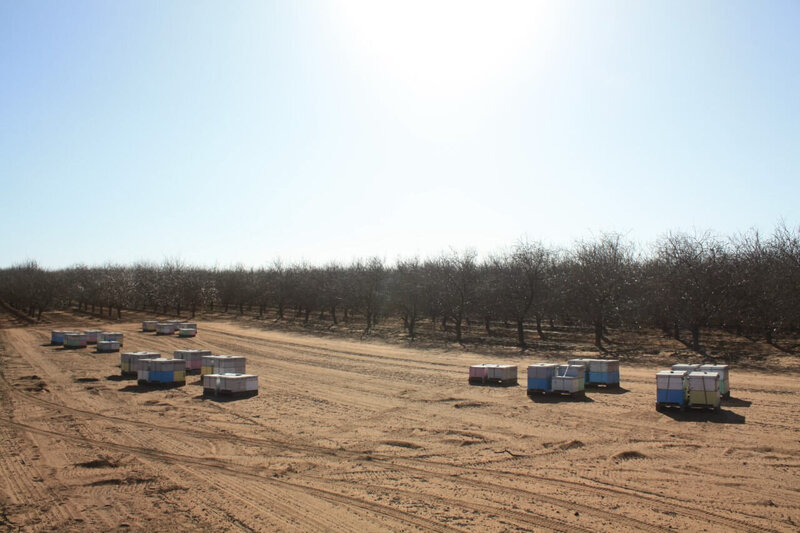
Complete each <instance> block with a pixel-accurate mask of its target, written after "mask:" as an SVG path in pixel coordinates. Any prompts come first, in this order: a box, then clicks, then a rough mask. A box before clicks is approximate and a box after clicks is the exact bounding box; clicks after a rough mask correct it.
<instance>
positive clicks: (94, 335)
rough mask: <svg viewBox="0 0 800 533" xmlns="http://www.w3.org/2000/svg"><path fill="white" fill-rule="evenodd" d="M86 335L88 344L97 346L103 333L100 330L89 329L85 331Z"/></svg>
mask: <svg viewBox="0 0 800 533" xmlns="http://www.w3.org/2000/svg"><path fill="white" fill-rule="evenodd" d="M84 333H86V342H87V343H89V344H97V339H98V337H99V336H100V334H101V333H102V331H101V330H99V329H87V330H85V331H84Z"/></svg>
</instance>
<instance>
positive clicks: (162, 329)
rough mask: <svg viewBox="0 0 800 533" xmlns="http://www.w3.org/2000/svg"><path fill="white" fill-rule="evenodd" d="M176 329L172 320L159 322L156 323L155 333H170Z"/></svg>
mask: <svg viewBox="0 0 800 533" xmlns="http://www.w3.org/2000/svg"><path fill="white" fill-rule="evenodd" d="M176 329H177V328H176V327H175V324H173V323H172V322H159V323H158V324H156V335H172V334H173V333H175V330H176Z"/></svg>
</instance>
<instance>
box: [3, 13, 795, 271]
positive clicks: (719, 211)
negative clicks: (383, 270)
mask: <svg viewBox="0 0 800 533" xmlns="http://www.w3.org/2000/svg"><path fill="white" fill-rule="evenodd" d="M0 193H1V194H0V250H2V252H0V266H7V265H10V264H12V263H15V262H19V261H22V260H25V259H36V260H38V261H39V262H40V263H41V264H43V265H45V266H48V267H62V266H68V265H71V264H74V263H78V262H84V263H89V264H98V263H103V262H106V261H114V262H122V263H130V262H134V261H137V260H153V261H161V260H162V259H164V258H165V257H171V258H180V259H183V260H184V261H186V262H188V263H194V264H202V265H209V266H213V265H215V264H217V265H220V266H225V265H229V264H233V263H236V262H242V263H244V264H247V265H252V266H260V265H263V264H265V263H267V262H269V261H271V260H272V259H275V258H278V257H280V258H282V259H283V260H285V261H294V260H299V259H305V260H308V261H310V262H314V263H322V262H325V261H329V260H340V261H345V262H347V261H349V260H350V259H352V258H354V257H366V256H372V255H378V256H382V257H385V258H386V259H388V260H390V261H391V260H394V259H395V258H397V257H398V256H403V257H406V256H411V255H420V256H428V255H435V254H437V253H439V252H440V251H442V250H447V249H449V248H450V247H454V248H457V249H461V248H464V247H468V246H470V247H475V248H477V250H478V251H480V252H492V251H494V250H496V249H498V248H501V247H504V246H508V245H511V244H513V243H514V242H515V241H517V240H518V239H520V238H523V237H527V238H528V239H530V240H542V241H544V242H546V243H549V244H553V245H564V246H568V245H570V244H571V243H572V242H573V241H574V240H576V239H580V238H591V237H592V235H596V234H597V233H598V232H601V231H618V232H622V233H625V234H627V235H628V236H629V237H630V238H631V239H633V240H635V241H637V242H639V243H642V244H645V243H649V242H652V241H653V240H655V239H656V238H657V237H659V236H660V235H662V234H663V233H665V232H666V231H668V230H680V229H685V230H691V229H697V230H705V229H712V230H715V231H716V232H718V233H720V234H723V235H731V234H734V233H736V232H739V231H744V230H747V229H748V228H751V227H754V228H758V229H760V230H762V231H764V232H767V233H769V232H771V231H772V229H773V227H774V226H775V224H776V223H777V222H778V221H779V220H780V219H781V218H783V219H785V220H786V222H787V223H788V224H789V225H792V226H794V225H797V224H798V223H800V219H799V217H798V213H799V212H800V2H797V1H794V0H789V1H778V0H774V1H773V0H770V1H768V2H752V1H741V2H739V1H729V0H725V1H719V2H715V1H703V2H689V1H663V2H659V1H647V2H643V1H638V0H636V1H631V2H616V1H614V2H612V1H605V2H601V1H589V0H581V1H577V2H562V1H559V2H555V1H554V2H541V3H536V2H527V1H526V2H521V3H518V4H515V3H498V2H486V3H471V2H461V1H453V2H429V1H419V2H416V1H403V2H393V3H379V4H376V3H375V2H371V1H364V2H347V1H344V0H343V1H338V2H333V1H331V2H323V1H299V0H298V1H281V2H266V1H260V0H259V1H252V2H243V1H232V2H218V1H214V2H202V1H170V2H160V1H142V0H136V1H125V0H120V1H106V0H102V1H96V2H91V1H75V2H62V1H54V2H48V1H36V2H15V1H5V2H0Z"/></svg>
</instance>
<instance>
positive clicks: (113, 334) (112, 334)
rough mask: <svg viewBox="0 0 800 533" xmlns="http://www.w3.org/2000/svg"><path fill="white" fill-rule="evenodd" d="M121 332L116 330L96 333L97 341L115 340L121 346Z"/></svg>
mask: <svg viewBox="0 0 800 533" xmlns="http://www.w3.org/2000/svg"><path fill="white" fill-rule="evenodd" d="M122 337H123V335H122V333H120V332H118V331H103V332H101V333H99V334H98V335H97V342H100V341H117V342H119V345H120V346H122Z"/></svg>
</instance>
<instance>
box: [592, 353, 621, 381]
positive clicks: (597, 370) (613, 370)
mask: <svg viewBox="0 0 800 533" xmlns="http://www.w3.org/2000/svg"><path fill="white" fill-rule="evenodd" d="M586 383H588V384H590V385H606V386H607V387H614V386H616V387H619V360H618V359H590V360H589V377H588V378H587V379H586Z"/></svg>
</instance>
